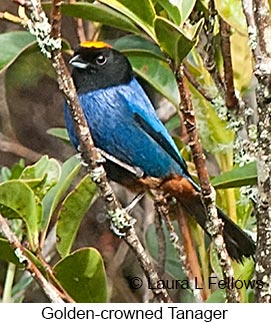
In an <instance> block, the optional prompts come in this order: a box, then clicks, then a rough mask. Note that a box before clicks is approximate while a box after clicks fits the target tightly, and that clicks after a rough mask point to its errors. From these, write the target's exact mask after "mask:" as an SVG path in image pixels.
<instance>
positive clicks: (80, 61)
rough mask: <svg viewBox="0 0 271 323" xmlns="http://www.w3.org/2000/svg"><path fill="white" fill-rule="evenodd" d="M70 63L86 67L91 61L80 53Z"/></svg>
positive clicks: (82, 67) (78, 66) (74, 65)
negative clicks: (85, 59)
mask: <svg viewBox="0 0 271 323" xmlns="http://www.w3.org/2000/svg"><path fill="white" fill-rule="evenodd" d="M69 64H71V65H72V66H73V67H77V68H81V69H86V68H87V67H88V66H89V63H88V62H86V61H84V60H83V59H82V58H81V56H80V55H76V56H74V57H73V58H72V59H71V60H70V61H69Z"/></svg>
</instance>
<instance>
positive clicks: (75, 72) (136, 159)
mask: <svg viewBox="0 0 271 323" xmlns="http://www.w3.org/2000/svg"><path fill="white" fill-rule="evenodd" d="M69 63H70V65H71V66H72V72H71V75H72V78H73V81H74V84H75V87H76V91H77V94H78V99H79V101H80V104H81V107H82V109H83V113H84V115H85V118H86V120H87V123H88V126H89V129H90V132H91V135H92V137H93V141H94V144H95V147H97V149H100V151H101V152H102V155H103V157H104V159H105V161H104V166H105V170H106V173H107V176H108V178H109V179H110V180H112V181H115V182H117V183H120V184H121V185H123V186H125V187H127V188H128V189H130V190H132V191H134V192H145V191H148V190H155V189H156V190H161V191H163V192H165V193H167V194H170V195H171V196H172V197H174V198H175V199H176V200H177V202H178V203H179V204H180V205H181V207H182V209H183V210H184V211H185V212H186V213H188V214H190V215H191V216H192V217H194V218H195V219H196V221H197V222H198V224H199V225H200V226H201V227H202V228H203V229H204V230H206V221H207V214H206V210H205V207H204V204H203V202H202V199H201V191H200V188H199V186H198V184H197V183H196V182H195V181H194V180H193V178H192V176H191V175H190V173H189V171H188V168H187V164H186V162H185V160H184V158H183V157H182V156H181V154H180V152H179V150H178V148H177V146H176V144H175V143H174V141H173V139H172V137H171V136H170V134H169V132H168V130H167V129H166V127H165V126H164V124H163V123H162V122H161V121H160V119H159V118H158V116H157V114H156V112H155V109H154V107H153V105H152V103H151V101H150V99H149V97H148V96H147V94H146V93H145V91H144V90H143V88H142V86H141V85H140V83H139V82H138V80H137V78H136V76H135V74H134V72H133V69H132V66H131V64H130V62H129V60H128V58H127V57H126V56H125V55H124V54H122V53H121V52H119V51H118V50H116V49H114V48H113V47H112V46H110V45H109V44H107V43H105V42H103V41H85V42H82V43H81V44H80V45H79V46H78V47H77V48H76V49H75V50H74V55H73V57H72V58H71V60H70V61H69ZM64 111H65V121H66V127H67V131H68V134H69V137H70V141H71V143H72V144H73V146H74V147H75V148H76V149H77V150H78V149H79V147H80V145H79V139H78V136H77V134H76V131H75V127H74V123H73V120H72V117H71V115H70V112H69V109H68V105H67V102H66V103H65V108H64ZM217 212H218V216H219V218H220V219H222V221H223V222H224V233H223V234H224V241H225V245H226V248H227V251H228V253H229V255H230V257H231V258H232V259H234V260H237V261H242V260H243V257H253V255H254V253H255V243H254V241H253V240H252V239H251V237H250V236H249V235H248V234H247V233H246V232H244V231H243V230H242V229H241V228H240V227H239V226H238V225H237V224H236V223H234V222H233V221H232V220H231V219H230V218H229V217H228V216H227V215H226V214H225V213H224V212H223V211H222V210H221V209H220V208H218V207H217Z"/></svg>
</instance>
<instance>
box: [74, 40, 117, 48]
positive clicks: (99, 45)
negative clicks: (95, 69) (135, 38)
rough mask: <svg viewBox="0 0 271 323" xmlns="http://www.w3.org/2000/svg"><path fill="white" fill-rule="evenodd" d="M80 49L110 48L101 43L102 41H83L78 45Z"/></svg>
mask: <svg viewBox="0 0 271 323" xmlns="http://www.w3.org/2000/svg"><path fill="white" fill-rule="evenodd" d="M80 46H81V47H85V48H91V47H94V48H104V47H107V48H112V46H110V45H109V44H107V43H105V42H103V41H83V42H82V43H80Z"/></svg>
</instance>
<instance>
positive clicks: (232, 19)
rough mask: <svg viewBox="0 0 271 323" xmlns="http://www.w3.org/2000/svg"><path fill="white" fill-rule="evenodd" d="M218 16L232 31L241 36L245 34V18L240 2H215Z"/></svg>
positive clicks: (223, 0) (224, 0) (229, 0)
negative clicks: (234, 30) (237, 32)
mask: <svg viewBox="0 0 271 323" xmlns="http://www.w3.org/2000/svg"><path fill="white" fill-rule="evenodd" d="M215 7H216V10H217V11H218V13H219V15H220V16H221V17H222V18H223V19H224V20H225V21H226V22H227V23H228V24H229V25H230V26H231V27H233V28H234V29H236V30H238V31H239V32H240V33H242V34H246V33H247V23H246V18H245V15H244V13H243V8H242V1H240V0H215Z"/></svg>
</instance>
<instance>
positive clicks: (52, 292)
mask: <svg viewBox="0 0 271 323" xmlns="http://www.w3.org/2000/svg"><path fill="white" fill-rule="evenodd" d="M0 231H1V232H2V233H3V235H4V236H5V237H6V238H7V240H8V242H9V244H10V245H11V247H12V248H13V250H14V252H15V255H16V256H17V258H18V260H19V262H21V263H23V264H24V265H25V268H26V270H28V271H29V272H30V273H31V275H32V276H33V277H34V279H35V280H36V281H37V282H38V284H39V285H40V286H41V288H42V290H43V291H44V292H45V294H46V295H47V296H48V298H49V299H50V300H51V301H52V302H54V303H64V301H63V299H62V297H61V296H60V295H61V293H60V291H59V290H57V289H56V287H55V286H53V285H52V284H51V283H50V282H48V281H47V280H46V279H45V278H44V276H43V275H42V273H41V272H40V271H39V269H38V268H37V266H36V265H35V264H34V263H33V262H32V260H31V259H30V258H29V257H28V254H27V252H26V250H25V248H24V247H23V246H22V244H21V243H20V241H19V239H18V238H17V237H16V235H15V234H14V233H13V232H12V231H11V229H10V227H9V225H8V223H7V221H6V220H5V219H4V217H3V216H2V214H0Z"/></svg>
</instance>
